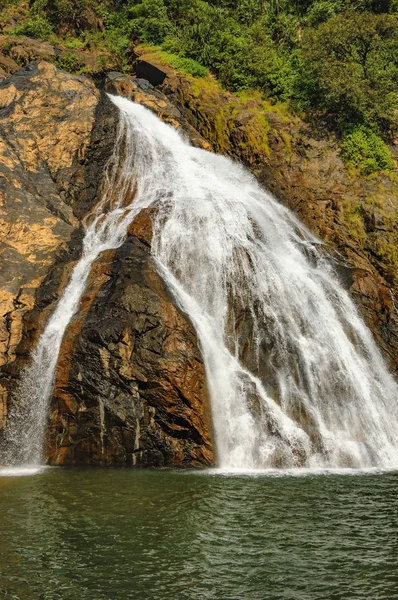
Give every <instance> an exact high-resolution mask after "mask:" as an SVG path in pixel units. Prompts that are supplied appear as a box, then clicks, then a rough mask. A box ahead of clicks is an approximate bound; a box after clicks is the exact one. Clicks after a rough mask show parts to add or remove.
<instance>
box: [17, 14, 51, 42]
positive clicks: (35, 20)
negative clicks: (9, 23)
mask: <svg viewBox="0 0 398 600" xmlns="http://www.w3.org/2000/svg"><path fill="white" fill-rule="evenodd" d="M10 33H12V34H13V35H24V36H26V37H32V38H37V39H39V40H48V39H49V38H50V37H51V36H52V35H53V33H54V31H53V28H52V26H51V24H50V23H49V22H48V21H47V19H46V18H44V17H39V16H34V17H32V18H30V19H26V21H24V22H23V23H22V25H17V27H14V28H13V29H12V30H11V32H10Z"/></svg>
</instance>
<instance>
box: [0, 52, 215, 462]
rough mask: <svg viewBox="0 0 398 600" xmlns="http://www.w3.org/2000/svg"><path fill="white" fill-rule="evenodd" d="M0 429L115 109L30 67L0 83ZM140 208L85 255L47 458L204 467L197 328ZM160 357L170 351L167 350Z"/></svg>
mask: <svg viewBox="0 0 398 600" xmlns="http://www.w3.org/2000/svg"><path fill="white" fill-rule="evenodd" d="M0 98H1V100H0V102H1V113H0V134H1V153H2V158H1V163H0V168H1V199H2V205H1V245H0V252H1V260H2V264H3V268H2V270H1V275H0V290H1V292H0V293H1V314H0V317H1V329H0V331H1V347H0V351H1V354H0V358H1V367H0V368H1V375H0V386H1V396H0V399H1V400H0V417H1V420H0V427H3V426H4V425H5V423H6V419H7V412H8V408H9V406H10V403H11V402H16V403H17V402H18V390H17V382H18V379H19V378H20V377H21V373H22V371H23V367H24V365H25V364H26V361H27V360H28V358H29V354H30V351H31V350H32V348H33V347H34V344H35V342H36V341H37V339H38V336H39V335H40V333H41V332H42V331H43V328H44V326H45V323H46V321H47V319H48V316H49V314H50V313H51V311H52V310H53V308H54V306H55V303H56V302H57V300H58V298H59V297H60V294H61V293H62V291H63V289H64V287H65V285H66V283H67V281H68V278H69V276H70V273H71V270H72V268H73V266H74V264H75V263H76V259H77V258H78V257H79V255H80V253H81V240H82V226H81V221H82V219H83V218H84V217H85V216H86V215H87V214H88V212H89V211H90V210H91V208H93V206H95V204H96V203H97V202H98V201H99V200H100V197H101V183H100V182H101V178H102V175H103V172H104V167H105V163H106V161H107V159H108V158H109V156H110V152H111V150H112V148H113V145H114V143H115V139H116V127H117V119H118V116H117V110H116V109H115V107H114V106H113V105H111V103H110V101H109V100H108V99H107V97H106V96H105V95H104V94H102V93H100V92H99V91H98V90H96V88H95V86H94V85H93V83H92V82H91V81H90V80H88V79H87V78H84V77H74V76H72V75H68V74H66V73H64V72H62V71H59V70H56V68H55V67H54V66H53V65H51V64H49V63H46V62H39V63H34V64H31V65H29V66H27V67H26V68H24V69H22V70H21V71H19V72H18V73H16V74H15V75H13V76H12V77H10V78H8V79H6V80H5V81H3V82H2V83H1V84H0ZM150 229H151V227H150V216H149V215H148V216H147V222H145V221H144V222H143V223H141V227H140V222H138V224H137V225H136V226H135V228H134V227H133V228H132V229H131V231H130V233H129V236H128V238H127V239H126V242H125V244H123V245H122V246H121V247H120V248H119V249H118V250H117V251H115V252H107V253H104V254H103V255H102V256H101V257H100V259H99V260H98V261H97V263H95V265H94V268H93V270H92V274H91V278H90V281H89V284H88V288H87V290H86V293H85V295H84V297H83V298H82V300H81V307H80V310H79V311H78V313H77V315H76V317H75V319H74V320H73V321H72V323H71V324H70V326H69V328H68V330H67V332H66V335H65V337H64V342H63V346H62V348H61V353H60V358H59V363H58V368H57V374H56V381H55V389H54V396H53V398H52V401H51V419H50V424H49V436H48V444H47V450H46V455H47V458H48V460H49V461H50V462H51V463H52V464H63V465H65V464H69V465H70V464H84V463H89V464H119V465H124V464H136V465H143V466H151V465H157V466H159V465H181V464H192V465H200V464H211V462H212V450H211V442H210V431H211V426H210V416H209V406H208V398H207V389H206V380H205V373H204V366H203V363H202V359H201V356H200V352H199V349H198V343H197V339H196V334H195V332H194V329H193V327H192V325H191V323H190V322H189V321H188V320H187V318H186V316H185V315H184V314H182V313H181V311H180V310H179V309H178V307H176V306H175V305H174V302H173V299H172V298H171V297H170V295H169V294H168V293H167V291H166V290H165V288H164V285H163V283H162V281H161V279H160V278H159V275H158V274H157V273H156V270H155V268H154V266H153V263H152V259H151V256H150V239H151V235H150ZM165 357H167V359H166V358H165Z"/></svg>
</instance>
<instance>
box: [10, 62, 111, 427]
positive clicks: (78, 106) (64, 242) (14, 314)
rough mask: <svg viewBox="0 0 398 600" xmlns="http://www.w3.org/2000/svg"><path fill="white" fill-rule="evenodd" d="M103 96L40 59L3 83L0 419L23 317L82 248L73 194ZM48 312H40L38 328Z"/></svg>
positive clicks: (15, 372)
mask: <svg viewBox="0 0 398 600" xmlns="http://www.w3.org/2000/svg"><path fill="white" fill-rule="evenodd" d="M98 97H99V94H98V92H97V91H96V90H95V88H94V86H93V85H92V84H90V83H89V82H82V81H79V79H77V78H70V77H69V76H67V75H66V74H64V73H56V71H55V68H54V67H53V66H52V65H49V64H47V63H43V62H41V63H39V64H37V65H32V66H31V67H29V68H27V69H25V70H23V71H21V72H19V73H18V74H16V75H15V76H13V77H12V78H9V79H6V80H5V81H4V82H3V83H1V84H0V107H1V108H0V155H1V157H0V255H1V257H0V260H1V263H2V269H1V271H0V365H1V366H2V376H1V379H0V390H1V392H0V407H1V408H0V415H1V416H0V424H4V420H5V415H6V407H7V397H8V391H9V390H10V389H11V388H12V385H13V382H14V379H15V377H17V376H18V373H19V366H18V365H17V363H18V360H17V358H18V353H19V354H20V358H21V356H22V357H23V355H24V354H26V351H27V350H28V348H26V346H25V348H23V349H22V347H21V348H20V350H18V348H19V346H20V345H21V343H22V342H24V343H25V341H26V338H24V333H25V332H24V329H25V325H24V319H25V317H26V316H27V315H28V313H30V311H32V310H33V309H34V307H35V304H36V295H37V293H38V290H39V289H40V286H41V285H42V284H43V282H44V280H45V278H46V277H47V276H48V275H49V273H50V272H51V270H52V269H53V268H54V266H55V264H56V263H57V262H62V261H64V260H65V258H66V256H67V255H73V253H74V252H76V250H77V249H78V246H79V231H78V228H79V222H78V220H77V219H76V217H75V215H74V213H73V207H72V204H73V194H74V189H75V186H76V185H77V181H78V179H79V176H81V174H82V173H81V171H82V167H81V165H80V163H79V161H82V160H83V158H84V155H85V152H86V150H87V147H88V145H89V142H90V133H91V130H92V128H93V125H94V120H95V110H96V106H97V103H98ZM54 299H55V298H52V300H54ZM45 317H46V314H45V311H44V312H43V311H41V314H40V315H38V319H37V320H36V322H35V326H34V327H35V329H36V332H37V333H39V332H40V330H41V329H42V327H43V323H44V320H45ZM33 337H35V336H34V335H33ZM19 362H21V361H19Z"/></svg>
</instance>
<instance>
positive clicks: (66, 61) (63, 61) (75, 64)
mask: <svg viewBox="0 0 398 600" xmlns="http://www.w3.org/2000/svg"><path fill="white" fill-rule="evenodd" d="M57 64H58V66H59V68H60V69H63V70H64V71H68V73H80V71H81V68H82V62H81V60H80V58H79V57H78V55H77V54H75V53H74V52H65V53H64V54H61V56H60V57H59V58H58V59H57Z"/></svg>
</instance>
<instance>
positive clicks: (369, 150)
mask: <svg viewBox="0 0 398 600" xmlns="http://www.w3.org/2000/svg"><path fill="white" fill-rule="evenodd" d="M341 149H342V155H343V157H344V159H345V160H346V162H347V163H348V164H350V165H353V166H355V167H359V169H360V171H361V173H362V174H363V175H370V174H371V173H374V172H375V171H379V170H389V169H392V168H393V167H394V163H393V160H392V158H391V155H390V151H389V149H388V146H387V144H386V143H385V142H384V141H383V140H382V139H381V138H380V137H379V136H378V135H377V134H376V133H375V132H374V131H371V130H369V129H367V128H366V127H364V126H363V125H361V126H359V127H355V128H354V129H353V130H352V131H351V132H350V133H348V134H347V135H346V136H345V137H344V138H343V142H342V144H341Z"/></svg>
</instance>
